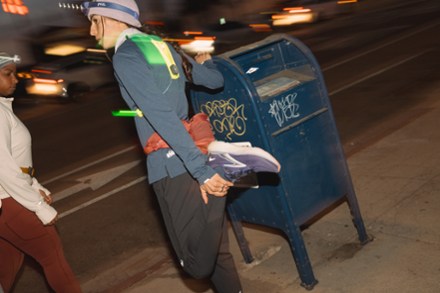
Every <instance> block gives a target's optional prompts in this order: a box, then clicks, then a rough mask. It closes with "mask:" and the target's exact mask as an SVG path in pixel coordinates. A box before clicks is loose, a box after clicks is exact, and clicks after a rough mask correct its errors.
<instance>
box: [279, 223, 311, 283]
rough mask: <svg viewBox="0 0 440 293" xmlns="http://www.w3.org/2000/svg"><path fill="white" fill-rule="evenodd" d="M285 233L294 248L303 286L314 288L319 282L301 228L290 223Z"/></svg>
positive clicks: (292, 248)
mask: <svg viewBox="0 0 440 293" xmlns="http://www.w3.org/2000/svg"><path fill="white" fill-rule="evenodd" d="M285 233H286V234H287V237H288V238H289V242H290V248H291V250H292V254H293V258H294V259H295V264H296V268H297V270H298V274H299V277H300V279H301V286H303V287H304V288H306V289H307V290H312V289H313V287H314V286H315V285H316V284H317V283H318V280H316V278H315V275H314V274H313V269H312V265H311V264H310V260H309V256H308V254H307V250H306V247H305V244H304V240H303V238H302V234H301V230H300V228H299V227H297V226H296V225H294V224H289V225H288V229H287V231H285Z"/></svg>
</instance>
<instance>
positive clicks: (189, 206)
mask: <svg viewBox="0 0 440 293" xmlns="http://www.w3.org/2000/svg"><path fill="white" fill-rule="evenodd" d="M153 187H154V190H155V192H156V196H157V198H158V201H159V205H160V207H161V211H162V216H163V218H164V222H165V225H166V227H167V231H168V234H169V237H170V240H171V243H172V245H173V248H174V249H175V251H176V254H177V256H178V258H179V261H180V264H181V266H182V268H183V269H184V270H185V271H186V272H187V273H189V274H190V275H191V276H193V277H194V278H205V277H210V276H211V275H212V273H213V272H214V270H215V268H216V263H217V259H218V254H219V249H220V244H221V240H222V235H223V231H224V225H226V224H225V223H224V217H225V203H226V197H215V196H210V197H209V201H208V204H205V203H204V202H203V200H202V197H201V194H200V186H199V184H198V183H197V181H195V180H194V179H193V178H192V177H191V176H190V175H188V174H184V175H180V176H177V177H176V178H164V179H162V180H160V181H158V182H156V183H154V184H153ZM223 239H224V240H225V241H227V239H225V238H223ZM232 268H233V269H235V267H232ZM235 273H236V272H235ZM218 276H219V278H218V279H220V275H218ZM225 277H228V276H226V275H225ZM222 281H223V282H233V281H234V280H222ZM237 286H239V284H238V285H237Z"/></svg>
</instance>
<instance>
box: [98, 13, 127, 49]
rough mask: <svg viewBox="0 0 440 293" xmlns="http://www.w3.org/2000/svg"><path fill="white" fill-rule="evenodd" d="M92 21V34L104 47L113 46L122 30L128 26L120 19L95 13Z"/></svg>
mask: <svg viewBox="0 0 440 293" xmlns="http://www.w3.org/2000/svg"><path fill="white" fill-rule="evenodd" d="M90 21H91V25H90V35H91V36H93V37H95V39H96V41H97V42H98V45H100V46H101V47H102V48H103V49H110V48H113V47H114V46H115V44H116V40H117V39H118V37H119V35H120V34H121V32H122V31H123V30H124V29H126V28H127V25H125V24H124V23H122V22H120V21H117V20H114V19H111V18H108V17H103V16H100V15H93V16H92V19H91V20H90Z"/></svg>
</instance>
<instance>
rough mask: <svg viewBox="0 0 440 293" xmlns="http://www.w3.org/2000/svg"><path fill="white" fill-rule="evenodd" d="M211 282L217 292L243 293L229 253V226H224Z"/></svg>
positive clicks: (225, 224)
mask: <svg viewBox="0 0 440 293" xmlns="http://www.w3.org/2000/svg"><path fill="white" fill-rule="evenodd" d="M211 281H212V283H213V284H214V286H215V288H216V289H217V292H219V293H223V292H225V293H226V292H230V293H241V292H242V291H241V290H242V289H241V283H240V278H239V276H238V273H237V268H236V267H235V263H234V259H233V257H232V254H231V253H230V251H229V237H228V225H227V223H226V216H225V223H224V225H223V236H222V240H221V244H220V249H219V254H218V258H217V263H216V265H215V269H214V273H213V274H212V276H211Z"/></svg>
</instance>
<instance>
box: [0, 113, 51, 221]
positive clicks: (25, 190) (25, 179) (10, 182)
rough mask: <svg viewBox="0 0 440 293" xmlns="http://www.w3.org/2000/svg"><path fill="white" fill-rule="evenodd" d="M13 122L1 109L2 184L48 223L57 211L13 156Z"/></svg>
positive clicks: (0, 166)
mask: <svg viewBox="0 0 440 293" xmlns="http://www.w3.org/2000/svg"><path fill="white" fill-rule="evenodd" d="M13 123H14V121H13V119H12V117H11V116H10V115H9V114H8V113H5V112H4V111H0V162H1V165H0V185H1V186H2V187H3V189H4V190H5V191H6V192H7V193H8V194H9V196H11V197H12V198H13V199H15V200H16V201H17V202H18V203H19V204H21V205H22V206H23V207H25V208H26V209H28V210H30V211H32V212H35V214H36V215H37V217H38V218H39V219H40V220H41V222H42V223H43V224H48V223H50V222H51V221H52V220H53V219H54V218H55V216H56V215H57V212H56V210H55V209H54V208H53V207H51V206H50V205H48V204H47V203H46V202H45V201H44V200H43V198H42V197H41V195H40V193H39V192H38V191H37V190H36V189H34V188H33V187H32V185H33V180H32V178H31V177H30V176H29V175H28V174H24V173H23V172H22V171H21V169H20V166H18V165H17V163H16V162H15V160H14V159H13V157H12V151H11V131H12V126H13ZM29 151H30V150H29Z"/></svg>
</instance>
